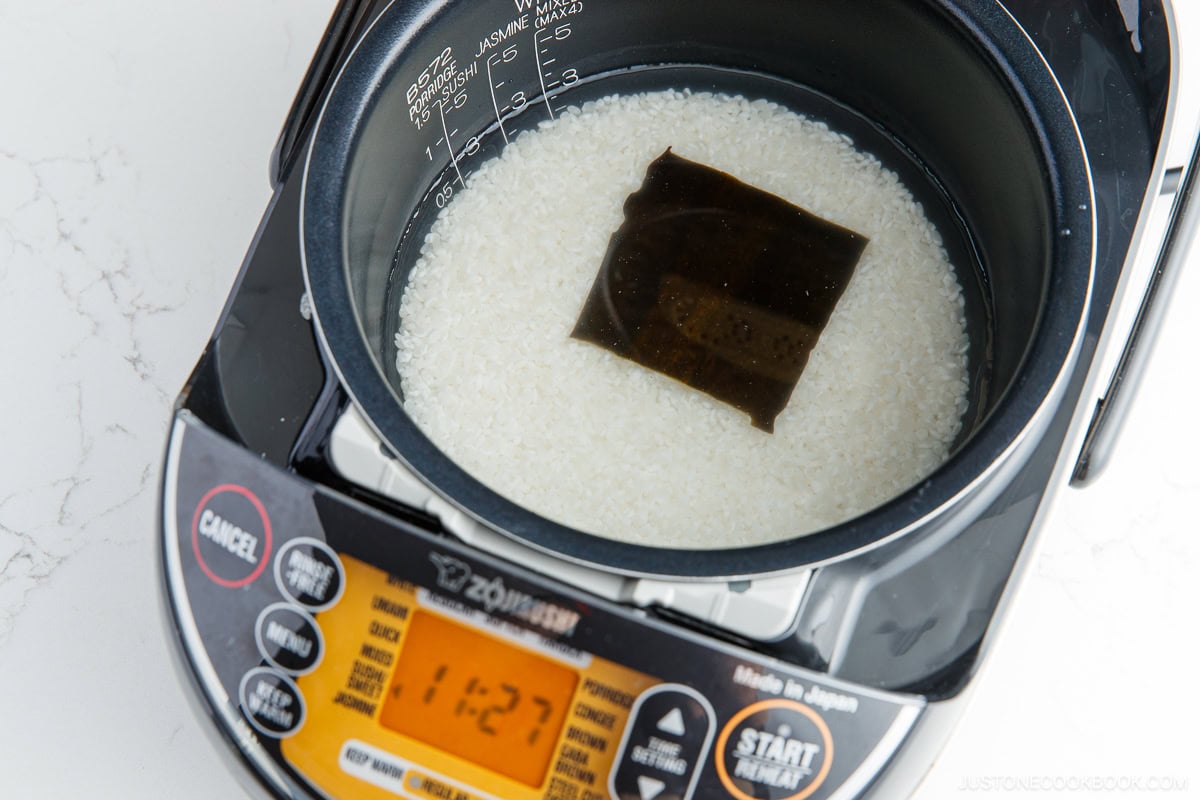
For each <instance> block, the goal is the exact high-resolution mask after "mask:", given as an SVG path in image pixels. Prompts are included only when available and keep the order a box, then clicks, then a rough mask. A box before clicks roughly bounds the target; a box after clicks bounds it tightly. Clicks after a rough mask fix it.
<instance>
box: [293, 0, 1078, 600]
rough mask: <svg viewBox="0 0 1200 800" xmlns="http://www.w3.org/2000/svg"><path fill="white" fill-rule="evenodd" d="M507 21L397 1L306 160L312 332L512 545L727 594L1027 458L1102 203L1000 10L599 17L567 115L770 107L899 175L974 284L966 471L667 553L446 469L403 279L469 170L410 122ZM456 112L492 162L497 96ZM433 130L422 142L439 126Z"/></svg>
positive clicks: (1063, 361) (591, 24)
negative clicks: (729, 102)
mask: <svg viewBox="0 0 1200 800" xmlns="http://www.w3.org/2000/svg"><path fill="white" fill-rule="evenodd" d="M581 8H582V7H581ZM512 12H513V2H512V0H482V1H478V0H477V1H475V2H441V3H396V4H393V5H392V6H391V7H389V9H388V10H387V11H386V12H385V13H384V14H383V15H382V17H381V18H380V19H379V20H378V21H377V22H376V24H375V25H374V27H373V28H372V29H371V30H370V31H369V33H368V34H367V35H366V37H365V38H364V40H363V41H362V42H361V43H360V45H359V46H358V48H357V49H356V51H355V52H354V53H353V55H352V57H351V58H350V60H349V61H348V63H347V65H346V66H345V68H344V69H343V71H342V74H341V75H340V76H339V78H338V80H337V82H336V84H335V87H334V89H333V91H332V93H331V96H330V98H329V100H328V102H327V105H326V107H325V109H324V112H323V114H322V118H321V120H320V122H319V125H318V128H317V131H316V134H315V137H314V141H313V145H312V149H311V152H310V156H309V162H308V165H307V171H306V176H305V188H304V208H303V219H302V226H303V251H304V259H305V271H306V276H307V280H308V283H309V288H310V292H311V295H312V300H313V304H314V308H315V311H316V316H317V320H318V327H319V330H320V334H321V336H322V338H323V340H324V343H325V345H326V348H327V350H328V353H329V355H330V357H331V358H332V360H333V361H334V363H335V365H336V368H337V370H338V372H339V373H340V376H341V377H342V379H343V382H344V383H345V385H346V387H347V388H348V390H349V392H350V393H351V394H352V396H353V397H354V399H355V401H356V402H357V403H358V404H359V405H360V406H361V407H362V408H363V410H364V411H365V412H366V414H367V416H368V417H369V419H370V420H371V422H372V424H373V425H374V426H375V427H376V429H377V430H378V431H379V433H380V434H381V436H382V437H383V438H384V439H385V441H386V442H387V444H388V445H389V447H390V448H391V449H392V450H393V451H394V453H395V454H396V455H397V456H398V457H399V458H400V459H401V460H403V461H404V462H405V463H406V464H408V465H409V466H410V467H411V468H412V469H413V471H414V472H415V473H416V474H418V475H419V476H421V477H422V478H423V479H425V480H426V481H428V482H429V483H430V484H431V485H432V486H433V487H435V488H436V489H437V490H438V491H439V492H441V493H443V494H445V495H446V496H447V497H448V498H450V499H451V500H452V501H453V502H455V503H456V504H458V505H459V506H460V507H462V508H463V509H464V510H465V511H467V512H468V513H469V514H471V515H473V516H475V517H477V518H478V519H480V520H482V521H484V522H486V523H487V524H489V525H491V526H493V527H495V528H497V529H498V530H500V531H501V532H504V533H506V534H509V535H511V536H514V537H516V538H518V539H521V540H523V541H526V542H528V543H530V544H531V545H533V546H535V547H539V548H543V549H547V550H552V551H554V552H557V553H560V554H562V555H565V556H566V557H568V558H572V559H576V560H580V561H585V562H589V563H594V564H599V565H603V566H606V567H609V568H613V569H616V570H619V571H626V572H631V573H639V574H647V573H649V574H675V575H687V576H692V577H717V576H722V577H727V576H734V575H750V574H762V573H768V572H778V571H780V570H781V569H786V568H790V567H795V566H799V565H802V564H807V563H812V562H815V561H820V560H826V559H830V558H834V557H837V556H839V555H841V554H844V553H847V552H850V551H854V550H857V549H861V548H863V547H866V546H869V545H871V544H873V543H875V542H878V541H881V540H883V539H886V538H888V537H890V536H894V535H897V534H899V533H902V532H904V531H906V530H909V529H911V528H912V527H913V526H915V525H919V524H923V523H924V522H927V521H928V520H930V519H933V518H936V517H937V516H938V515H944V514H946V513H949V511H950V510H951V509H952V508H953V506H954V504H955V503H956V502H957V501H958V500H959V499H961V498H962V497H963V496H964V494H965V493H967V492H968V491H973V490H975V489H976V488H978V484H979V483H980V482H981V481H983V480H986V479H987V477H988V476H989V475H990V474H991V473H992V471H993V470H994V468H995V466H996V465H997V464H998V463H999V462H1001V461H1004V460H1007V459H1011V458H1017V457H1019V451H1020V450H1021V447H1020V445H1021V444H1022V443H1023V442H1024V441H1025V440H1027V439H1030V438H1035V436H1034V435H1035V434H1036V432H1037V429H1038V426H1039V424H1041V422H1042V421H1043V418H1044V416H1045V411H1046V408H1047V406H1048V405H1050V404H1051V403H1052V401H1053V398H1054V394H1055V390H1056V388H1057V386H1058V385H1059V383H1060V381H1059V378H1060V376H1061V375H1062V374H1063V373H1064V372H1065V371H1066V370H1068V369H1069V368H1070V366H1071V364H1072V359H1073V356H1074V352H1075V347H1076V344H1077V337H1078V331H1079V328H1080V324H1081V321H1082V317H1083V313H1084V310H1085V308H1086V305H1087V300H1088V293H1089V288H1090V281H1091V272H1092V237H1093V234H1092V197H1091V186H1090V181H1089V178H1088V173H1087V165H1086V158H1085V155H1084V153H1083V149H1082V144H1081V142H1080V140H1079V137H1078V133H1077V131H1076V129H1075V125H1074V121H1073V119H1072V117H1071V114H1070V111H1069V109H1068V107H1067V105H1066V101H1065V100H1064V99H1063V97H1062V94H1061V92H1060V90H1059V88H1058V86H1057V84H1056V83H1055V81H1054V79H1053V77H1052V76H1051V74H1050V73H1049V71H1048V69H1047V67H1046V66H1045V64H1044V62H1043V61H1042V60H1041V58H1040V56H1039V55H1038V53H1037V52H1036V50H1035V49H1034V48H1033V46H1032V45H1031V43H1030V42H1029V40H1028V38H1027V37H1026V36H1025V34H1024V33H1023V32H1022V31H1021V30H1020V29H1019V27H1018V26H1017V25H1016V23H1015V22H1014V21H1013V20H1012V19H1011V18H1010V17H1009V16H1008V15H1007V14H1006V13H1005V12H1004V10H1003V9H1002V8H1001V7H1000V6H999V5H998V4H996V3H994V2H990V0H969V1H967V2H958V3H951V2H935V1H934V0H928V1H927V2H913V1H912V0H807V2H803V3H797V2H788V1H787V0H738V2H732V1H731V0H724V1H722V0H700V1H698V0H654V1H653V2H648V1H647V0H603V2H600V0H595V1H594V2H590V3H588V4H586V9H584V10H582V11H580V12H579V13H578V14H577V17H576V18H575V19H574V22H573V26H572V27H571V29H570V31H569V33H570V35H569V36H566V37H563V38H562V39H561V40H560V41H556V42H555V45H556V48H557V50H556V56H557V60H561V61H563V62H564V63H569V64H571V68H572V69H573V70H575V73H574V74H573V75H572V76H571V78H572V79H571V81H570V83H571V85H570V88H568V89H565V90H564V89H562V88H561V87H560V89H559V91H561V92H563V93H562V95H561V99H560V100H558V102H559V103H560V104H571V105H578V104H579V103H582V102H584V101H586V100H587V99H589V98H591V97H597V96H602V95H604V94H608V93H611V92H613V91H637V90H645V89H653V88H667V87H671V88H692V89H702V90H720V91H728V92H731V93H734V92H736V93H742V94H745V95H748V96H767V97H770V98H771V99H774V100H777V101H779V102H782V103H784V104H786V105H788V106H790V107H792V108H794V109H795V110H797V111H799V112H801V113H805V114H807V115H809V116H813V117H817V118H821V119H825V120H827V121H828V122H830V124H831V126H832V127H834V128H835V129H838V130H841V131H843V132H846V133H849V134H850V135H851V136H853V137H854V138H855V140H856V142H858V143H859V145H860V146H866V147H867V148H868V149H871V150H873V151H874V152H875V153H876V154H877V155H879V156H880V158H881V159H882V160H884V162H885V164H886V165H887V166H888V167H889V168H892V169H894V170H895V171H897V172H898V173H899V174H900V175H901V177H902V179H903V180H904V181H905V183H906V184H907V185H908V186H909V187H910V188H911V189H912V190H913V192H914V194H915V195H916V196H917V199H918V200H920V201H921V202H922V204H923V205H924V206H925V208H926V210H927V213H928V214H929V215H930V217H931V218H932V219H934V220H935V222H936V224H937V225H938V227H939V229H940V231H941V233H942V235H943V238H944V240H945V241H946V243H947V247H948V250H949V251H950V254H951V257H952V260H953V262H954V263H955V264H956V266H957V267H958V268H959V269H960V281H961V283H962V284H963V286H964V290H965V294H966V296H967V301H968V305H967V311H968V321H969V326H970V328H971V331H970V332H971V338H972V350H971V353H970V375H971V381H972V391H971V408H970V410H969V411H968V414H967V418H966V419H965V421H964V430H963V433H962V435H961V437H960V440H959V442H958V446H957V447H956V450H955V452H954V453H953V455H952V457H951V459H950V460H949V461H948V462H947V463H946V464H945V465H944V466H943V467H942V468H941V469H940V470H939V471H938V472H937V473H935V474H934V475H933V476H932V477H931V478H930V479H929V480H927V481H926V482H924V483H923V484H922V485H921V486H920V487H914V490H913V491H911V492H909V493H907V494H905V495H902V496H901V497H899V498H896V499H895V500H893V501H891V502H890V503H888V504H887V505H885V506H883V507H881V508H879V509H876V510H874V511H871V512H869V513H867V514H865V515H863V516H861V517H859V518H857V519H855V520H852V521H851V522H848V523H845V524H843V525H839V526H836V527H834V528H830V529H827V530H825V531H821V532H819V533H816V534H810V535H808V536H804V537H800V538H796V539H793V540H789V541H785V542H780V543H777V544H769V545H762V546H759V547H751V548H740V549H736V550H713V551H667V550H662V549H658V548H652V547H639V546H633V545H628V544H623V543H618V542H614V541H609V540H606V539H602V538H599V537H595V536H590V535H587V534H584V533H580V532H578V531H574V530H571V529H569V528H566V527H563V526H561V525H557V524H555V523H553V522H550V521H548V520H545V519H543V518H540V517H537V516H536V515H534V514H532V513H530V512H528V511H526V510H524V509H522V508H520V507H519V506H517V505H515V504H513V503H511V502H510V501H508V500H507V499H506V498H504V497H501V496H499V495H497V494H495V493H494V492H492V491H491V490H490V489H488V488H487V487H486V486H483V485H482V484H480V483H478V482H477V481H475V480H474V479H472V478H471V477H470V476H469V475H467V474H466V473H465V472H463V471H462V470H461V469H460V468H458V467H457V466H456V465H455V464H454V463H453V462H451V461H450V460H449V459H448V458H447V457H446V456H445V455H443V454H442V453H441V452H440V451H439V450H438V449H437V448H436V447H435V446H434V445H433V444H432V443H431V442H430V441H429V440H428V439H427V438H426V437H425V436H424V435H423V434H422V433H421V431H420V430H419V429H418V428H417V427H416V426H415V425H414V424H413V422H412V421H411V420H410V419H409V418H408V417H407V415H406V414H405V413H404V411H403V405H402V403H403V398H402V397H401V395H400V391H399V388H398V387H399V381H398V378H397V376H396V375H395V372H394V367H393V366H392V360H393V357H392V349H391V348H392V336H393V334H394V332H395V326H396V324H397V319H398V317H397V314H396V306H397V303H398V301H399V295H400V293H401V291H402V289H403V285H404V279H405V276H406V274H407V269H408V268H409V267H410V266H411V263H412V261H413V260H414V258H415V252H416V248H419V245H420V241H421V239H422V237H423V232H424V230H427V225H428V224H429V222H431V221H432V218H433V217H434V216H435V213H433V212H435V211H436V208H434V205H440V204H442V203H444V201H445V198H444V197H439V196H438V195H437V187H438V186H441V185H444V183H445V178H446V176H447V174H449V173H450V171H451V170H454V169H456V167H455V164H454V163H452V161H451V158H450V151H449V150H446V151H445V152H440V153H435V151H434V150H433V149H430V150H427V149H426V148H427V147H429V146H430V143H431V142H432V141H434V137H430V136H428V135H424V134H422V133H421V130H419V129H418V123H422V120H421V119H420V117H421V115H422V114H423V113H427V112H428V110H429V107H428V105H425V106H423V107H422V108H418V109H415V108H414V103H413V99H414V91H413V88H414V87H417V88H418V90H419V89H420V88H421V86H422V85H423V84H422V83H421V80H422V74H423V73H425V74H426V75H428V72H427V68H428V67H429V66H430V64H434V63H438V59H439V58H442V59H444V58H445V54H446V49H447V48H448V47H449V48H451V50H452V54H453V57H454V58H456V59H457V60H458V61H459V62H460V63H461V64H465V63H468V62H470V61H471V57H472V55H473V54H474V53H475V49H476V47H477V46H478V44H479V41H480V37H481V36H483V35H485V34H487V33H488V32H490V31H495V30H498V29H499V28H501V27H503V23H504V22H505V21H507V20H509V19H511V18H512V17H513V13H512ZM534 22H535V20H533V19H531V20H530V24H533V23H534ZM554 29H555V25H554V24H550V25H549V26H548V27H547V28H546V30H547V31H551V32H552V31H553V30H554ZM477 63H478V62H477ZM426 80H428V78H426ZM506 91H513V92H521V93H522V95H523V96H524V97H526V98H530V99H531V102H530V103H529V107H528V109H527V110H526V111H525V112H524V113H522V114H521V115H520V116H517V117H514V118H512V119H510V120H507V121H506V129H507V133H508V134H509V135H512V134H513V133H514V131H515V130H517V129H520V128H521V127H530V126H533V125H536V124H537V122H539V121H540V120H541V119H543V118H544V117H540V116H538V113H537V102H536V99H537V98H539V96H540V95H541V94H542V92H541V81H540V80H539V78H538V76H537V74H536V73H534V74H530V75H529V76H528V77H527V78H526V83H524V84H523V85H522V84H521V83H519V82H516V83H513V84H512V85H511V86H509V87H508V88H507V89H506ZM419 95H420V92H419V91H418V92H417V96H419ZM448 97H449V98H450V99H449V100H448V102H449V103H451V104H457V105H450V106H446V108H452V109H453V113H454V115H455V116H454V120H455V128H456V129H461V130H466V131H471V132H473V136H472V137H471V139H470V140H469V143H468V144H467V145H465V149H464V150H462V151H460V152H459V153H458V156H459V158H461V159H463V161H464V162H465V161H466V159H467V158H468V157H470V158H472V159H476V160H478V159H482V158H485V157H487V156H488V155H489V154H494V153H495V152H498V151H499V149H500V148H501V147H502V146H503V142H504V139H503V136H502V134H501V132H500V131H499V129H498V126H497V118H496V110H497V109H496V108H495V105H494V104H493V102H492V97H491V96H490V95H489V94H488V93H487V92H486V91H482V92H481V91H465V92H461V93H458V94H454V93H451V94H450V95H448ZM460 101H461V102H460ZM441 110H442V111H444V110H445V108H442V109H441ZM414 114H415V115H416V116H415V117H414ZM436 115H437V111H436V110H435V112H434V116H432V117H430V119H426V120H424V121H423V124H437V123H438V122H440V120H439V119H438V118H437V116H436ZM631 135H636V133H633V132H631ZM418 212H420V213H418ZM414 218H415V220H416V221H414ZM397 253H399V255H397Z"/></svg>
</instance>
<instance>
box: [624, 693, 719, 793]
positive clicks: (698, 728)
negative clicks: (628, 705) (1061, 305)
mask: <svg viewBox="0 0 1200 800" xmlns="http://www.w3.org/2000/svg"><path fill="white" fill-rule="evenodd" d="M714 717H715V715H714V713H713V709H712V704H710V703H709V702H708V699H707V698H705V697H704V695H702V694H700V693H699V692H697V691H696V690H695V689H692V688H691V687H688V686H683V685H680V684H662V685H659V686H655V687H652V688H650V689H648V690H647V691H646V692H645V693H643V694H642V695H641V696H640V697H639V698H638V699H637V701H636V702H635V703H634V705H633V709H632V712H631V714H630V721H629V724H628V725H627V726H626V728H625V732H624V734H623V736H622V739H621V746H620V748H619V750H618V751H617V757H616V760H615V762H614V765H613V770H612V772H611V773H610V775H609V789H610V790H611V792H612V795H613V797H616V798H620V800H688V799H689V798H691V797H692V794H693V792H694V791H695V788H696V780H697V778H698V777H699V774H700V767H701V766H702V765H703V764H704V760H705V758H706V757H707V756H708V751H709V748H710V747H711V746H712V741H713V734H714V732H715V723H714Z"/></svg>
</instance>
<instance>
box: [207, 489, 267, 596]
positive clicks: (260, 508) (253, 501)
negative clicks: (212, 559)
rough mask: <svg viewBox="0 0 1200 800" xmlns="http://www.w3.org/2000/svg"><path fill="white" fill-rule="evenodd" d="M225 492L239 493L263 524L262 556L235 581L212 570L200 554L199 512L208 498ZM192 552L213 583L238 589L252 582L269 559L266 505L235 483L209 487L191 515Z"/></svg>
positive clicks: (265, 566) (261, 571) (264, 567)
mask: <svg viewBox="0 0 1200 800" xmlns="http://www.w3.org/2000/svg"><path fill="white" fill-rule="evenodd" d="M225 492H233V493H234V494H240V495H241V496H242V497H244V498H246V499H247V500H249V501H250V505H252V506H254V510H255V511H257V512H258V516H259V518H260V519H262V524H263V552H262V557H261V558H259V559H258V566H257V567H255V568H254V571H253V572H251V573H250V574H249V575H247V576H246V577H244V578H242V579H240V580H236V581H231V580H227V579H226V578H222V577H221V576H220V575H218V574H217V573H215V572H213V571H212V568H211V567H209V566H208V564H206V563H205V562H204V556H202V555H201V554H200V514H201V512H202V511H204V507H205V506H206V505H208V501H209V500H212V499H213V498H214V497H216V496H217V495H219V494H224V493H225ZM192 552H193V553H195V555H196V563H197V564H199V565H200V569H201V570H203V572H204V574H205V575H207V576H208V578H209V580H211V581H212V582H213V583H216V584H218V585H220V586H224V587H225V588H226V589H240V588H241V587H243V586H246V585H247V584H249V583H253V582H254V580H255V579H256V578H258V576H259V575H262V573H263V570H264V569H266V568H267V562H268V561H270V560H271V518H270V517H269V516H267V509H266V507H265V506H264V505H263V504H262V501H261V500H259V499H258V497H256V496H255V494H254V492H252V491H250V490H249V489H247V488H246V487H245V486H239V485H237V484H236V483H223V484H221V485H220V486H216V487H213V488H212V489H209V490H208V493H207V494H205V495H204V497H202V498H200V502H199V503H197V504H196V513H195V514H193V515H192Z"/></svg>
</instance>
